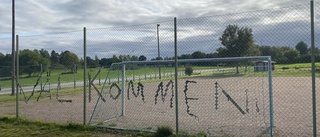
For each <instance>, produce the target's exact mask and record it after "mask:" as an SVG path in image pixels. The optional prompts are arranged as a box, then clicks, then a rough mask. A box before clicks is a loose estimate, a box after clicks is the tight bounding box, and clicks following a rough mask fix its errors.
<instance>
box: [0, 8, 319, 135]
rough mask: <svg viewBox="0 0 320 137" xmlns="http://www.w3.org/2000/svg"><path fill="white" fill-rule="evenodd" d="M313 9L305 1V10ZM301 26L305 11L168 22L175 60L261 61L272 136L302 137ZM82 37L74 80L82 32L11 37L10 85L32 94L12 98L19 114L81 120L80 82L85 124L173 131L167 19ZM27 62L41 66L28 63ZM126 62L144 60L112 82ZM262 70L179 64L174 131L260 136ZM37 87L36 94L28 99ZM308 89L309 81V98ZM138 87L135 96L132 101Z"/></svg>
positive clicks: (305, 76) (4, 73)
mask: <svg viewBox="0 0 320 137" xmlns="http://www.w3.org/2000/svg"><path fill="white" fill-rule="evenodd" d="M319 6H320V3H315V6H314V7H319ZM319 17H320V11H319V10H318V9H315V37H316V38H315V46H316V48H315V52H314V53H315V55H316V58H315V60H316V62H317V63H316V76H318V75H319V74H318V72H319V64H318V62H319V61H320V50H319V49H320V47H319V44H318V43H319V38H318V37H319V35H320V34H319V32H320V31H319V29H320V25H319V23H318V20H319ZM310 27H311V26H310V5H309V4H302V5H296V6H291V7H284V8H275V9H269V10H261V11H253V12H244V13H237V14H227V15H214V16H208V17H200V18H187V19H178V20H177V34H178V35H177V39H178V43H177V45H178V58H179V59H203V58H224V57H244V56H271V59H272V61H273V62H272V64H273V65H272V81H273V83H272V91H273V105H274V113H273V114H274V126H275V128H274V134H275V135H278V136H312V128H313V126H312V120H313V119H312V92H311V91H312V89H311V87H312V85H311V54H310V53H311V48H310V46H311V42H310ZM86 33H87V36H86V40H87V41H86V44H87V51H86V52H87V58H86V59H87V67H88V71H87V74H83V60H84V58H83V56H84V55H83V53H84V51H83V45H84V41H83V39H84V38H83V31H75V32H66V33H59V34H48V35H36V36H22V37H20V41H19V47H20V50H19V54H20V55H19V56H20V65H19V66H20V71H19V74H20V82H19V85H20V86H21V89H23V90H24V92H25V94H26V95H27V96H26V98H28V97H30V94H31V93H34V95H33V96H32V97H31V98H30V99H29V100H28V101H26V98H24V96H23V94H22V93H21V92H22V91H19V96H20V98H19V102H20V106H19V112H20V114H21V116H23V117H27V118H34V119H42V120H45V121H55V122H81V121H82V120H83V119H82V118H83V115H81V114H83V103H84V102H83V101H84V98H83V91H82V89H81V88H82V87H83V76H84V75H86V76H87V78H88V79H87V81H86V82H87V85H88V88H87V90H86V91H87V92H86V93H87V94H86V96H87V99H86V101H87V104H86V107H87V110H86V119H87V121H86V122H89V120H90V123H93V124H98V125H104V126H108V127H117V128H129V129H139V130H155V129H156V128H157V126H162V125H169V126H170V127H172V128H175V126H176V125H175V112H174V111H175V107H174V105H175V103H174V102H172V101H171V97H172V94H171V93H173V91H172V89H171V88H172V87H171V86H172V85H173V83H171V81H174V63H172V62H170V61H169V63H163V62H162V61H168V60H173V59H174V22H173V20H169V21H163V22H156V23H149V24H140V25H133V26H123V27H113V28H96V29H87V31H86ZM0 41H1V43H2V45H5V46H4V47H11V46H10V45H11V44H10V43H11V39H5V38H3V39H0ZM53 50H54V51H55V52H53ZM7 51H10V50H7ZM30 54H31V55H32V56H28V55H30ZM48 54H49V55H48ZM75 56H76V57H75ZM29 57H30V58H34V57H39V58H42V60H39V61H34V62H28V61H29V60H28V58H29ZM74 57H75V58H74ZM6 58H11V55H10V54H3V55H0V60H1V62H0V69H1V71H0V84H1V86H0V87H1V92H3V91H4V89H8V88H10V87H11V86H10V77H11V70H10V69H11V66H10V65H11V64H10V63H11V61H9V62H8V61H6V60H8V59H6ZM74 59H75V60H74ZM129 61H150V62H151V63H142V64H140V63H128V64H126V68H125V69H126V70H125V77H122V73H123V72H122V65H121V62H129ZM152 61H154V62H152ZM159 62H160V63H159ZM117 63H118V64H117ZM30 64H31V65H30ZM41 64H42V69H41ZM41 70H42V71H41ZM266 70H267V68H266V62H265V60H250V61H241V62H237V61H231V62H201V61H199V62H185V63H179V68H178V76H179V80H178V89H179V90H178V93H179V100H178V102H179V113H178V114H179V116H180V117H179V129H180V132H181V133H182V134H186V133H188V132H189V133H197V132H205V133H206V134H207V135H208V136H219V135H231V136H232V135H235V136H259V135H264V134H267V132H268V129H267V128H266V127H268V125H269V124H270V117H269V104H268V103H269V100H268V99H269V94H268V92H267V91H268V90H269V89H268V88H269V87H268V75H267V71H266ZM189 75H190V76H189ZM38 79H39V81H38ZM41 79H42V82H41ZM37 81H38V82H39V83H38V85H37V86H36V87H37V88H38V89H37V90H34V92H32V91H33V87H34V85H35V84H36V83H37ZM187 81H188V82H187ZM190 82H191V83H190ZM195 82H196V83H195ZM41 83H42V84H41ZM48 83H50V88H49V86H48ZM186 83H187V84H188V86H187V87H186ZM318 83H319V78H318V77H317V78H316V87H317V91H318V90H319V88H318V87H319V84H318ZM122 84H125V87H124V89H125V90H124V91H125V94H124V95H125V109H126V111H125V115H126V118H127V119H125V118H123V119H117V120H120V122H115V121H114V118H116V117H119V116H121V115H124V113H123V112H122V102H121V100H120V99H115V98H121V96H122V94H118V93H119V92H120V91H119V90H121V89H122ZM141 84H142V85H141ZM39 85H40V86H39ZM41 85H42V89H41V88H40V87H41ZM59 85H60V86H61V89H60V87H59ZM142 87H143V89H142ZM167 88H168V89H167ZM27 90H29V92H27ZM138 90H139V92H140V93H139V96H137V97H135V95H137V92H138ZM142 90H143V91H144V97H143V96H142ZM48 91H50V92H48ZM216 92H218V93H217V94H218V95H216V94H215V93H216ZM20 93H21V94H20ZM57 93H58V94H57ZM165 93H166V94H165ZM185 93H187V94H186V95H187V96H186V95H185ZM40 94H41V96H40ZM164 95H166V96H164ZM227 95H229V96H227ZM39 96H40V98H39V100H38V101H37V99H38V97H39ZM173 96H175V95H173ZM50 97H51V99H50ZM216 97H217V98H216ZM102 99H104V100H105V101H103V100H102ZM143 99H144V100H143ZM59 100H60V102H59ZM231 100H233V101H231ZM173 101H174V99H173ZM25 102H28V103H25ZM103 104H108V105H107V106H103ZM146 104H147V105H149V106H148V107H146V106H145V105H146ZM216 104H217V105H216ZM235 104H237V105H235ZM172 105H173V107H171V106H172ZM101 106H102V107H101ZM237 106H238V107H237ZM317 106H319V103H318V102H317ZM4 107H5V106H4ZM5 108H8V110H11V109H12V108H10V107H5ZM188 108H189V109H188ZM318 108H319V107H317V109H318ZM93 110H94V111H93ZM243 112H244V113H245V114H243ZM8 113H9V112H8ZM8 113H6V115H8ZM11 114H12V112H11ZM129 118H130V120H128V119H129ZM106 120H107V121H106ZM317 123H319V120H318V121H317ZM318 127H319V126H318ZM265 129H266V130H265ZM264 130H265V131H264Z"/></svg>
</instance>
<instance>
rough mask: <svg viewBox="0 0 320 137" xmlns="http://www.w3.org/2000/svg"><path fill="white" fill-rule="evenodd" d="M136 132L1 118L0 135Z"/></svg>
mask: <svg viewBox="0 0 320 137" xmlns="http://www.w3.org/2000/svg"><path fill="white" fill-rule="evenodd" d="M134 134H135V133H130V132H126V133H115V132H103V131H101V130H98V129H97V128H96V127H94V126H83V125H81V124H75V123H68V124H58V123H47V122H43V121H35V120H29V119H25V118H19V119H16V118H8V117H1V118H0V136H3V137H5V136H8V137H9V136H16V137H20V136H24V137H37V136H39V137H40V136H41V137H55V136H56V137H61V136H63V137H89V136H90V137H104V136H107V137H122V136H132V135H134Z"/></svg>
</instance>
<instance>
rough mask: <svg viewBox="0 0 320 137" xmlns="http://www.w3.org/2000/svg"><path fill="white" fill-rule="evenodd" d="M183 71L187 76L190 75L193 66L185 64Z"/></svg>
mask: <svg viewBox="0 0 320 137" xmlns="http://www.w3.org/2000/svg"><path fill="white" fill-rule="evenodd" d="M184 73H185V74H186V75H188V76H191V75H192V73H193V68H192V67H191V66H186V69H185V71H184Z"/></svg>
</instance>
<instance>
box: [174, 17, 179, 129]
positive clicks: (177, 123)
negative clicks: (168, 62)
mask: <svg viewBox="0 0 320 137" xmlns="http://www.w3.org/2000/svg"><path fill="white" fill-rule="evenodd" d="M177 50H178V48H177V19H176V17H175V18H174V63H175V67H174V72H175V73H174V74H175V75H174V81H175V82H174V84H175V85H174V87H175V94H176V96H175V100H176V134H177V135H178V133H179V108H178V55H177V54H178V52H177Z"/></svg>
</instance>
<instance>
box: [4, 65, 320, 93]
mask: <svg viewBox="0 0 320 137" xmlns="http://www.w3.org/2000/svg"><path fill="white" fill-rule="evenodd" d="M316 66H317V68H316V72H317V73H319V72H320V63H316ZM224 68H229V70H228V71H226V70H224V71H220V72H221V73H215V74H213V73H210V72H209V73H202V74H201V76H214V77H226V76H229V75H232V76H247V75H250V76H260V75H261V73H255V72H254V69H253V67H252V66H248V67H245V66H240V67H239V71H240V74H241V75H233V74H232V72H235V67H231V68H230V67H221V66H219V67H217V66H194V67H193V69H194V71H195V70H209V69H224ZM98 70H99V68H88V69H87V73H88V74H91V75H92V77H93V76H94V75H96V74H97V72H98ZM108 71H109V69H108V68H102V69H101V73H100V75H98V77H97V78H96V80H99V79H100V80H101V81H102V82H103V81H104V80H105V78H106V75H107V73H108ZM178 71H184V67H180V68H179V69H178ZM173 72H174V68H173V67H162V68H161V73H162V74H165V73H166V74H169V73H170V74H173ZM230 72H231V73H230ZM158 73H159V68H158V67H140V68H137V69H132V70H130V69H129V70H126V76H127V77H136V78H138V76H140V77H141V78H145V77H147V78H153V77H158ZM194 74H196V75H197V74H200V73H194ZM39 75H40V74H39V72H35V73H33V76H32V77H27V75H25V74H24V75H21V76H20V85H21V86H33V85H34V84H35V83H36V81H37V79H38V78H39ZM46 75H47V72H44V73H43V75H42V80H41V79H40V80H39V84H40V83H41V81H42V83H43V84H44V83H45V82H46V81H47V79H48V78H49V79H50V83H51V84H56V83H58V78H59V77H60V82H61V83H67V82H74V81H76V82H80V81H83V69H78V70H77V73H73V72H71V71H70V69H55V70H51V72H50V77H47V76H46ZM272 76H275V77H276V76H297V77H305V76H311V63H298V64H276V66H275V71H273V72H272ZM87 78H88V77H87ZM108 78H111V79H112V78H121V70H111V71H110V73H109V76H108ZM0 79H1V78H0ZM0 84H1V88H10V87H11V80H10V79H6V80H1V81H0Z"/></svg>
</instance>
